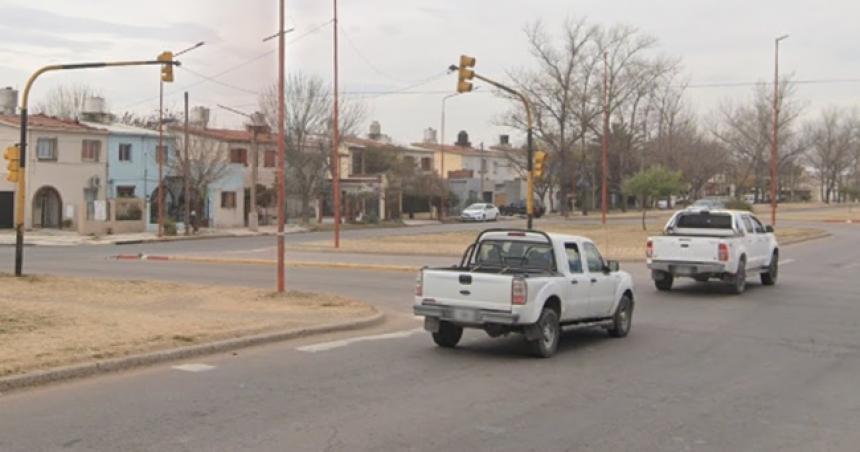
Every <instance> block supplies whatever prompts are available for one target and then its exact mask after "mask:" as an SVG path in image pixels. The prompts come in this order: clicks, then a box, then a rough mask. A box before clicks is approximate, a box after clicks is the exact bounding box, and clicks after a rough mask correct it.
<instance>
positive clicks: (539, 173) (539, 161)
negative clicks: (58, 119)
mask: <svg viewBox="0 0 860 452" xmlns="http://www.w3.org/2000/svg"><path fill="white" fill-rule="evenodd" d="M547 157H549V154H547V153H546V152H544V151H535V162H534V167H533V170H532V171H533V173H534V176H535V177H543V169H544V165H546V159H547Z"/></svg>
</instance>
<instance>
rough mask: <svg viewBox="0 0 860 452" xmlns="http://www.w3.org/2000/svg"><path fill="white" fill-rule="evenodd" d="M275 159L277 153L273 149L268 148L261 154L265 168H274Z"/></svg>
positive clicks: (276, 158)
mask: <svg viewBox="0 0 860 452" xmlns="http://www.w3.org/2000/svg"><path fill="white" fill-rule="evenodd" d="M277 160H278V154H277V152H275V151H271V150H269V151H266V153H265V154H263V166H265V167H266V168H274V167H275V164H276V162H277Z"/></svg>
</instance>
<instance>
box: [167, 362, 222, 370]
mask: <svg viewBox="0 0 860 452" xmlns="http://www.w3.org/2000/svg"><path fill="white" fill-rule="evenodd" d="M214 368H215V366H210V365H209V364H202V363H195V364H180V365H178V366H173V369H176V370H181V371H184V372H206V371H207V370H212V369H214Z"/></svg>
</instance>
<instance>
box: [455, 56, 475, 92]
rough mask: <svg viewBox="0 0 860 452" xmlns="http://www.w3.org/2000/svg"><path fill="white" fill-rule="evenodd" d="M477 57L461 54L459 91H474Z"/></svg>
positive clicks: (458, 78)
mask: <svg viewBox="0 0 860 452" xmlns="http://www.w3.org/2000/svg"><path fill="white" fill-rule="evenodd" d="M474 68H475V57H470V56H468V55H460V68H459V73H458V77H457V92H458V93H466V92H469V91H472V78H473V77H474V76H475V69H474Z"/></svg>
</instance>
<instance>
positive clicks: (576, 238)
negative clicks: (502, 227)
mask: <svg viewBox="0 0 860 452" xmlns="http://www.w3.org/2000/svg"><path fill="white" fill-rule="evenodd" d="M511 234H517V235H511ZM547 235H548V236H549V238H550V239H552V241H553V242H581V241H585V242H592V240H591V239H589V238H588V237H583V236H580V235H569V234H558V233H555V232H550V233H547ZM488 239H491V240H499V239H505V240H537V241H543V240H545V237H544V236H543V235H541V234H539V233H533V232H525V233H522V232H519V231H510V232H505V231H497V232H488V233H486V234H484V236H483V237H482V240H488Z"/></svg>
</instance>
